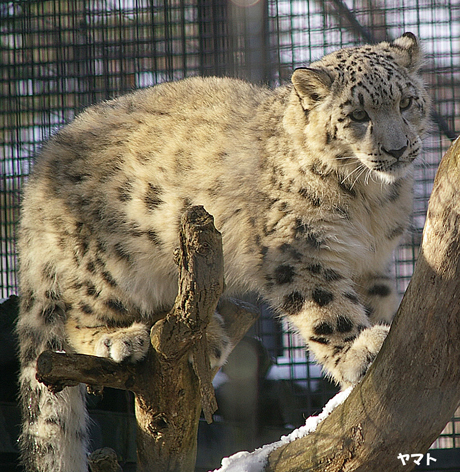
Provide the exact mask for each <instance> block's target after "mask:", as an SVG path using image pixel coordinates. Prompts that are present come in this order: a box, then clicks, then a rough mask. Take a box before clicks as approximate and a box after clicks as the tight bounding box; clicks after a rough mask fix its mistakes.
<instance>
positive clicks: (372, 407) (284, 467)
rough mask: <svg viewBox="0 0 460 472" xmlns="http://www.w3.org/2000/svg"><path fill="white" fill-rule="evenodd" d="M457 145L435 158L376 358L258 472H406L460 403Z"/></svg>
mask: <svg viewBox="0 0 460 472" xmlns="http://www.w3.org/2000/svg"><path fill="white" fill-rule="evenodd" d="M459 188H460V141H459V140H457V141H456V142H455V143H454V144H453V145H452V146H451V148H450V149H449V151H448V152H447V154H446V155H445V156H444V158H443V160H442V162H441V164H440V167H439V170H438V173H437V176H436V179H435V182H434V188H433V192H432V195H431V199H430V203H429V207H428V215H427V222H426V224H425V229H424V236H423V242H422V247H421V251H420V255H419V258H418V261H417V265H416V268H415V271H414V274H413V276H412V280H411V282H410V284H409V287H408V289H407V291H406V294H405V296H404V299H403V301H402V303H401V306H400V308H399V310H398V313H397V315H396V318H395V320H394V322H393V325H392V328H391V330H390V333H389V335H388V338H387V339H386V341H385V343H384V345H383V347H382V349H381V351H380V353H379V355H378V356H377V359H376V360H375V362H374V363H373V365H372V366H371V368H370V369H369V372H368V373H367V375H366V376H365V378H364V379H363V381H362V382H361V383H360V384H359V385H357V386H356V387H355V389H354V390H353V391H352V393H351V394H350V396H349V397H348V398H347V400H346V401H345V402H344V403H343V404H342V405H340V406H338V407H337V408H336V409H335V410H334V411H333V412H332V413H331V415H330V416H329V417H328V418H326V419H325V420H324V421H323V422H322V423H321V424H320V425H319V427H318V428H317V430H316V431H315V432H313V433H311V434H309V435H308V436H305V437H304V438H301V439H299V440H296V441H294V442H292V443H290V444H287V445H286V446H283V447H281V448H279V449H276V450H275V451H273V452H272V453H271V454H270V456H269V462H268V465H267V467H266V469H265V470H266V472H294V471H305V470H308V471H311V472H315V471H318V472H320V471H321V472H336V471H337V472H338V471H342V470H346V471H347V472H352V471H353V472H355V471H356V472H357V471H359V472H364V471H367V472H368V471H374V470H391V471H393V472H398V471H404V472H407V471H409V470H412V468H413V467H414V466H415V464H412V467H411V465H405V466H403V464H402V461H400V460H398V459H397V456H398V454H399V453H409V454H422V453H425V452H426V451H427V450H428V448H429V447H430V445H431V444H432V443H433V441H434V440H435V439H436V438H437V437H438V436H439V434H440V432H441V431H442V429H443V428H444V426H445V425H446V423H447V422H448V421H449V419H450V418H451V417H452V415H453V413H454V411H455V409H456V407H457V405H458V403H459V400H460V369H459V365H460V194H459Z"/></svg>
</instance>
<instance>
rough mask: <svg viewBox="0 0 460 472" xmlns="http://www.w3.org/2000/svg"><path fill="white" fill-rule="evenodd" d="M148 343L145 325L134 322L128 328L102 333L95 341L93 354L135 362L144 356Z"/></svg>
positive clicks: (148, 336) (119, 360)
mask: <svg viewBox="0 0 460 472" xmlns="http://www.w3.org/2000/svg"><path fill="white" fill-rule="evenodd" d="M149 345H150V334H149V330H148V329H147V326H145V325H143V324H141V323H134V324H132V325H131V326H130V327H129V328H120V329H119V330H117V331H113V332H109V333H105V334H103V335H102V336H101V337H100V338H99V339H98V341H97V343H96V348H95V354H96V356H100V357H109V358H110V359H113V360H114V361H116V362H121V361H125V360H127V361H129V362H137V361H140V360H141V359H143V358H144V357H145V355H146V354H147V351H148V349H149Z"/></svg>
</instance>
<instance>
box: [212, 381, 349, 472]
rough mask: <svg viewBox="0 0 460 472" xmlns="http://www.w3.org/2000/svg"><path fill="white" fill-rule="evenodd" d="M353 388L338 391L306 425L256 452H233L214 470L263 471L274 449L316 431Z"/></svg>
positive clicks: (232, 471) (216, 471)
mask: <svg viewBox="0 0 460 472" xmlns="http://www.w3.org/2000/svg"><path fill="white" fill-rule="evenodd" d="M352 389H353V387H349V388H347V389H346V390H344V391H343V392H340V393H338V394H337V395H336V396H335V397H333V398H331V399H330V400H329V401H328V402H327V404H326V406H325V407H324V408H323V411H322V412H321V413H320V414H319V415H318V416H310V418H307V421H306V422H305V425H304V426H301V427H300V428H298V429H295V430H294V431H292V433H290V434H288V435H286V436H282V437H281V439H280V440H279V441H277V442H275V443H272V444H267V445H265V446H262V447H261V448H259V449H256V450H255V451H254V452H247V451H242V452H237V453H236V454H233V456H230V457H225V458H223V459H222V467H221V468H220V469H216V470H214V472H263V470H264V468H265V465H266V464H267V460H268V456H269V454H270V453H271V452H272V451H274V450H275V449H278V448H279V447H281V446H283V445H284V444H288V443H290V442H292V441H295V440H296V439H299V438H301V437H303V436H306V435H307V434H309V433H311V432H313V431H315V430H316V428H317V427H318V425H319V424H320V423H321V421H323V420H324V419H325V418H327V417H328V416H329V415H330V413H331V411H332V410H333V409H334V408H336V407H337V406H338V405H340V404H341V403H343V402H344V401H345V400H346V398H347V397H348V395H350V392H351V391H352Z"/></svg>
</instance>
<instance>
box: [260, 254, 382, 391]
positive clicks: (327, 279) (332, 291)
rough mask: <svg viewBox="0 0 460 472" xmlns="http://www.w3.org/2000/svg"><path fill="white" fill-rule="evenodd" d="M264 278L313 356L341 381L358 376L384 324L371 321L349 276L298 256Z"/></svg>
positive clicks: (377, 347) (274, 302)
mask: <svg viewBox="0 0 460 472" xmlns="http://www.w3.org/2000/svg"><path fill="white" fill-rule="evenodd" d="M268 278H269V280H270V282H269V284H267V285H266V287H267V289H268V292H267V293H266V294H265V296H266V298H267V299H268V300H269V301H270V302H271V303H272V305H273V306H275V307H276V308H277V309H278V310H279V311H280V312H282V313H283V314H285V315H287V316H288V318H289V320H290V321H291V322H292V323H293V324H294V326H295V327H296V328H297V329H298V330H299V332H300V334H301V335H302V336H303V337H304V339H305V341H306V343H307V345H308V348H309V350H310V351H311V352H312V353H313V354H314V355H315V357H316V359H317V360H318V362H320V363H321V364H322V365H323V367H324V368H325V370H326V371H327V372H328V373H329V374H330V375H331V377H332V378H333V379H334V380H336V381H337V382H338V383H340V384H341V386H342V387H346V386H349V385H352V384H355V383H356V382H358V381H359V380H360V379H361V378H362V377H363V375H364V374H365V373H366V371H367V369H368V367H369V365H370V363H371V362H372V361H373V360H374V358H375V356H376V355H377V353H378V351H379V350H380V347H381V345H382V343H383V341H384V339H385V337H386V335H387V333H388V329H389V328H388V326H381V325H375V326H372V323H371V321H370V319H369V317H368V314H367V311H366V307H365V305H364V303H363V302H362V300H361V299H360V297H359V294H358V292H357V291H356V290H355V283H354V281H352V280H351V279H349V278H347V277H346V276H345V275H344V273H341V272H340V271H339V270H337V269H333V268H332V267H330V266H326V265H324V264H320V263H314V264H313V263H311V262H308V263H305V262H302V261H301V260H290V261H289V262H286V260H285V261H283V263H282V264H280V265H279V266H278V267H275V268H274V269H273V271H272V275H269V276H268Z"/></svg>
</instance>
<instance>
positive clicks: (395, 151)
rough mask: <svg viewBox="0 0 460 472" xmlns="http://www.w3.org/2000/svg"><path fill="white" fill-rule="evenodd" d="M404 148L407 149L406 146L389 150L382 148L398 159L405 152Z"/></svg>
mask: <svg viewBox="0 0 460 472" xmlns="http://www.w3.org/2000/svg"><path fill="white" fill-rule="evenodd" d="M406 149H407V146H403V147H402V148H399V149H390V150H387V149H385V148H382V150H383V151H384V152H386V153H387V154H389V155H390V156H392V157H394V158H395V159H399V158H400V157H401V156H402V155H403V154H404V153H405V152H406Z"/></svg>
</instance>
